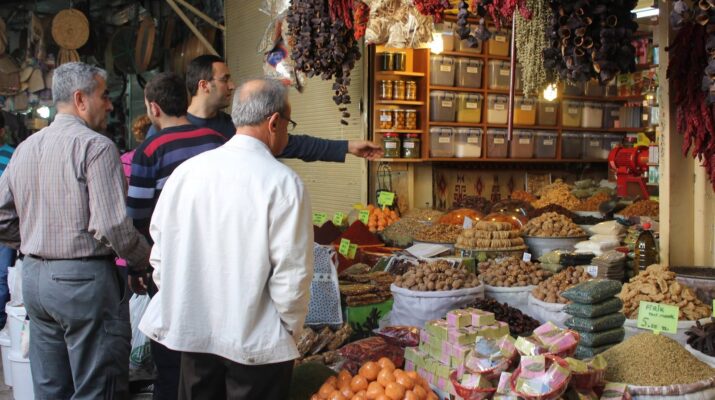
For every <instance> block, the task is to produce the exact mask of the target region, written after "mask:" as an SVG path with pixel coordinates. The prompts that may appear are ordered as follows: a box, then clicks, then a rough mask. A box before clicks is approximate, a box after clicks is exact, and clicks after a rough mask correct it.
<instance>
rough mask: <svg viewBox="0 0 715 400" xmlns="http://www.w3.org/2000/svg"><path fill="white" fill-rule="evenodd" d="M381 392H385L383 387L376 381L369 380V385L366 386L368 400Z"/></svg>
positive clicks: (373, 398)
mask: <svg viewBox="0 0 715 400" xmlns="http://www.w3.org/2000/svg"><path fill="white" fill-rule="evenodd" d="M381 394H385V388H383V387H382V385H380V384H379V383H377V382H370V385H368V387H367V396H366V397H367V398H368V399H369V400H375V399H377V397H378V396H379V395H381Z"/></svg>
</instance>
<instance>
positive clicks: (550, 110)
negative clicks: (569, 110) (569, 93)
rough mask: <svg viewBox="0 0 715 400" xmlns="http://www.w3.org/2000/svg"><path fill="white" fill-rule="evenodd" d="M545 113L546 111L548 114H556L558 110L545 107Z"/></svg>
mask: <svg viewBox="0 0 715 400" xmlns="http://www.w3.org/2000/svg"><path fill="white" fill-rule="evenodd" d="M544 111H546V112H547V113H552V112H556V108H555V107H544Z"/></svg>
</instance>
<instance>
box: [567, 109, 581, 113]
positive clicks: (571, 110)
mask: <svg viewBox="0 0 715 400" xmlns="http://www.w3.org/2000/svg"><path fill="white" fill-rule="evenodd" d="M578 112H579V109H578V108H569V114H578Z"/></svg>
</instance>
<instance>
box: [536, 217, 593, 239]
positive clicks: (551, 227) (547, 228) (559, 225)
mask: <svg viewBox="0 0 715 400" xmlns="http://www.w3.org/2000/svg"><path fill="white" fill-rule="evenodd" d="M524 235H526V236H539V237H578V236H586V232H584V231H583V229H581V227H580V226H578V225H576V224H574V223H573V221H571V219H570V218H569V217H566V216H564V215H561V214H557V213H555V212H548V213H545V214H541V215H540V216H538V217H536V218H534V219H532V220H529V222H527V223H526V225H525V226H524Z"/></svg>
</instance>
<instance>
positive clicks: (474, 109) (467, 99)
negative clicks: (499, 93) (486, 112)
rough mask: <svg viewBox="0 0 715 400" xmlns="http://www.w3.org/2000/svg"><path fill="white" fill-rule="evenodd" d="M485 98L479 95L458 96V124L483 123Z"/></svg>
mask: <svg viewBox="0 0 715 400" xmlns="http://www.w3.org/2000/svg"><path fill="white" fill-rule="evenodd" d="M483 102H484V96H483V95H481V94H478V93H460V94H459V95H458V96H457V122H468V123H472V124H478V123H480V122H482V103H483Z"/></svg>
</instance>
